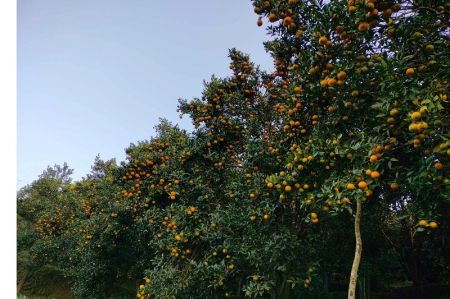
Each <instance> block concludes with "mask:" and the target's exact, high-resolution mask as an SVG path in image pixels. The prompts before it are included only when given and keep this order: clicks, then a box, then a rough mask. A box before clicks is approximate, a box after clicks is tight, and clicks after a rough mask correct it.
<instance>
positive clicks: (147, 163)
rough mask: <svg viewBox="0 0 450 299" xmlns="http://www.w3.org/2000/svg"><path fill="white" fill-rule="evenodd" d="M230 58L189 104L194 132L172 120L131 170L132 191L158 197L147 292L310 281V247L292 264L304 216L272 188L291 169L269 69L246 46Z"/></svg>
mask: <svg viewBox="0 0 450 299" xmlns="http://www.w3.org/2000/svg"><path fill="white" fill-rule="evenodd" d="M230 58H231V61H232V62H231V64H230V68H231V69H232V70H233V73H234V75H233V76H232V77H230V78H226V79H218V78H215V77H213V78H212V79H211V81H210V82H209V83H207V84H206V86H205V91H204V93H203V96H202V97H201V98H199V99H195V100H193V101H191V102H188V101H184V100H182V101H180V111H181V112H182V113H185V114H189V115H190V116H191V118H192V120H193V123H194V125H195V126H196V127H197V128H198V129H197V130H195V131H194V132H193V134H192V135H191V136H186V135H185V134H182V133H181V132H179V130H177V129H175V128H172V129H170V130H169V129H167V128H169V127H168V125H167V124H164V123H163V124H162V125H161V126H160V127H159V131H160V133H159V134H158V137H157V138H156V139H155V140H153V141H152V142H151V143H150V145H149V146H148V147H142V149H141V150H139V152H135V153H132V154H131V156H130V163H129V164H128V166H129V168H127V169H126V170H124V171H125V173H124V176H123V180H124V181H125V182H126V183H125V186H128V188H127V189H126V190H124V191H123V194H124V195H125V196H129V197H130V198H134V197H135V198H136V200H137V201H138V202H142V201H143V200H145V198H149V199H150V203H151V208H149V209H148V210H147V211H146V213H145V216H144V218H143V219H142V221H143V222H144V223H148V225H149V229H150V232H151V234H152V236H153V239H152V240H151V242H150V244H149V245H150V247H152V248H155V249H156V253H155V258H154V259H153V263H152V268H150V269H149V270H148V271H146V276H145V278H144V279H143V280H142V284H140V286H139V289H138V294H137V296H138V297H139V298H144V297H146V296H148V297H151V296H153V297H155V298H168V297H171V296H174V297H177V298H184V297H189V296H197V297H199V296H202V297H213V296H216V295H217V294H222V295H226V296H230V295H232V294H235V295H241V294H243V293H244V294H247V295H248V296H261V295H263V294H266V293H271V294H272V295H274V296H281V294H282V293H284V292H286V289H287V288H286V287H285V286H286V285H287V281H288V280H291V282H292V283H297V284H298V283H299V281H301V283H302V284H303V281H304V279H305V278H306V279H308V277H310V276H311V274H312V273H311V272H312V271H313V269H312V268H311V269H310V272H308V265H307V260H308V258H307V254H306V253H307V252H306V251H305V255H304V256H302V257H297V258H298V260H299V261H303V262H300V263H290V262H291V261H292V260H295V259H296V256H297V252H298V251H300V249H301V248H300V247H301V244H300V242H299V241H298V238H297V236H298V235H299V234H300V233H301V231H302V227H301V225H296V226H291V221H292V219H294V218H298V217H301V215H298V214H296V213H293V211H289V210H287V211H285V212H284V213H280V211H278V210H277V207H278V199H275V200H274V197H273V196H272V195H271V194H270V193H269V192H267V190H265V179H266V177H267V175H269V174H270V173H272V172H273V171H276V170H277V169H279V168H280V167H281V166H282V158H281V156H280V155H279V153H278V151H277V150H275V149H274V148H271V146H270V145H269V139H270V137H269V136H270V135H271V134H276V131H275V130H274V128H275V127H276V126H277V122H278V119H277V118H276V114H273V113H272V112H271V109H270V108H271V104H270V103H269V100H268V98H267V97H265V96H264V94H263V92H262V91H261V89H262V88H263V86H262V83H261V82H262V77H264V76H267V75H266V74H264V73H263V72H260V71H259V70H258V69H257V68H255V67H254V65H253V64H252V63H250V61H249V58H248V56H246V55H244V54H242V53H240V52H239V51H236V50H234V49H233V50H231V51H230ZM163 128H166V130H162V129H163ZM139 165H141V169H139V168H138V169H137V168H136V167H139ZM143 167H144V168H145V167H147V168H148V169H149V170H148V171H147V173H145V170H144V168H143ZM150 170H151V171H150ZM133 187H134V188H133Z"/></svg>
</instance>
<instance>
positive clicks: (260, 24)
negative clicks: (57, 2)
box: [256, 18, 263, 26]
mask: <svg viewBox="0 0 450 299" xmlns="http://www.w3.org/2000/svg"><path fill="white" fill-rule="evenodd" d="M256 24H257V25H258V26H262V24H263V21H262V19H261V18H258V21H256Z"/></svg>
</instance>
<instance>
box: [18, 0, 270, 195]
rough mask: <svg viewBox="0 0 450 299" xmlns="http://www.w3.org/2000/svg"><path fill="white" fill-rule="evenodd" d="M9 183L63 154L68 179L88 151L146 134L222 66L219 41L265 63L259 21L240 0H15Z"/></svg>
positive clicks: (89, 158) (23, 180)
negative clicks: (13, 158) (13, 157)
mask: <svg viewBox="0 0 450 299" xmlns="http://www.w3.org/2000/svg"><path fill="white" fill-rule="evenodd" d="M17 5H18V6H17V14H18V15H17V61H18V62H17V135H18V136H17V161H18V165H17V184H18V186H19V187H20V186H24V185H26V184H28V183H31V182H32V181H33V180H35V179H36V178H37V176H38V175H39V174H40V173H41V172H42V170H43V169H45V168H46V167H47V165H53V164H55V163H57V164H62V163H64V162H67V163H68V164H69V166H70V167H72V168H74V169H75V173H74V179H79V178H81V177H82V176H84V175H85V174H86V173H88V172H89V171H90V166H91V164H92V162H93V161H94V158H95V156H96V155H97V154H100V156H101V157H102V158H103V159H109V158H113V157H115V158H117V159H118V161H121V160H123V159H124V157H125V154H124V149H125V148H126V147H127V146H128V145H129V144H130V143H131V142H136V141H138V140H143V139H148V138H150V137H151V136H152V135H153V134H154V130H153V127H154V125H156V124H157V123H158V119H159V118H160V117H162V118H167V119H169V120H170V121H172V122H174V123H177V124H179V125H180V126H181V127H182V128H185V129H188V130H190V129H191V128H192V127H191V125H190V120H189V119H188V118H187V117H185V118H183V119H181V120H180V119H179V117H178V114H177V112H176V109H177V103H178V99H179V98H186V99H192V98H193V97H196V96H200V95H201V91H202V89H203V80H205V79H206V80H208V79H209V78H210V77H211V75H212V74H216V75H218V76H229V75H230V74H231V73H230V70H229V68H228V66H229V59H228V57H227V53H228V49H229V48H232V47H236V48H238V49H239V50H242V51H244V52H246V53H248V54H250V55H251V59H252V61H253V62H255V63H256V64H259V65H260V66H261V67H262V68H263V69H271V68H272V62H271V59H270V56H269V54H267V53H266V52H265V51H264V48H263V45H262V43H263V41H265V40H268V39H269V36H267V35H266V33H265V30H264V29H263V28H264V27H258V26H256V20H257V15H256V14H255V13H254V12H253V7H252V5H251V2H250V1H245V0H227V1H223V0H201V1H200V0H197V1H163V0H159V1H150V0H145V1H144V0H140V1H137V0H128V1H116V0H113V1H111V0H108V1H105V0H95V1H92V0H89V1H88V0H77V1H69V0H52V1H50V0H18V3H17Z"/></svg>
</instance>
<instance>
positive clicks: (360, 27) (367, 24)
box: [358, 22, 370, 32]
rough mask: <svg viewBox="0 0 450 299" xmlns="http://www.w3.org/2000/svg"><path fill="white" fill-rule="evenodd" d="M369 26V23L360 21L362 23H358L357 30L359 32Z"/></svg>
mask: <svg viewBox="0 0 450 299" xmlns="http://www.w3.org/2000/svg"><path fill="white" fill-rule="evenodd" d="M369 27H370V25H369V23H367V22H362V23H359V25H358V30H359V32H363V31H366V30H368V29H369Z"/></svg>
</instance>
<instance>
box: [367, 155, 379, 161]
mask: <svg viewBox="0 0 450 299" xmlns="http://www.w3.org/2000/svg"><path fill="white" fill-rule="evenodd" d="M369 160H370V162H372V163H375V162H377V161H378V157H377V156H376V155H372V156H370V159H369Z"/></svg>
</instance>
